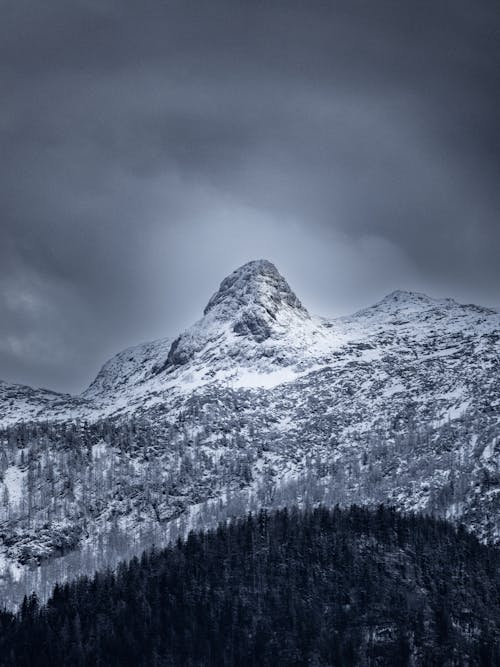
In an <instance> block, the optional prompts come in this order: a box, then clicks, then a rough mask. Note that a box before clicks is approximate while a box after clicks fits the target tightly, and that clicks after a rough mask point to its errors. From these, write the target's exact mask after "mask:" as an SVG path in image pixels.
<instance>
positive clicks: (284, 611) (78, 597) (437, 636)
mask: <svg viewBox="0 0 500 667" xmlns="http://www.w3.org/2000/svg"><path fill="white" fill-rule="evenodd" d="M499 566H500V554H499V552H498V550H496V549H494V548H491V547H487V546H485V545H482V544H480V543H479V541H478V540H477V539H476V538H475V537H473V536H471V535H470V534H468V533H467V532H466V531H465V530H463V529H462V528H460V527H459V528H455V527H453V526H452V525H450V524H448V523H446V522H444V521H441V520H436V519H433V518H430V517H424V516H414V515H408V516H403V515H400V514H398V513H397V512H396V511H394V510H393V509H389V508H384V507H383V506H380V507H379V508H378V510H368V509H364V508H360V507H356V506H354V507H351V508H350V509H339V508H334V509H326V508H322V507H320V508H316V509H312V510H305V511H301V510H297V509H293V508H292V509H289V510H287V509H283V510H279V511H276V512H272V513H267V512H265V511H262V512H260V513H259V514H257V515H248V516H247V517H246V518H244V519H240V520H238V521H234V522H230V523H226V524H221V525H220V526H219V527H218V528H217V529H216V530H213V531H209V532H203V533H201V532H200V533H191V534H190V535H189V537H188V538H187V539H186V540H185V541H182V540H179V541H178V542H177V543H176V544H175V546H172V547H169V548H167V549H163V550H161V551H160V550H154V549H153V550H151V551H149V552H146V553H144V554H143V556H142V557H141V558H140V559H138V558H134V559H132V560H131V561H130V562H128V563H123V564H121V565H120V566H119V567H118V568H117V569H116V571H114V572H112V571H108V572H105V573H98V574H96V575H95V576H94V577H93V578H87V577H84V578H80V579H79V580H77V581H75V582H73V583H67V584H64V585H57V586H56V587H55V588H54V590H53V594H52V596H51V598H50V599H49V600H48V602H47V604H46V605H43V606H41V605H40V604H39V602H38V600H37V598H36V596H34V595H33V596H31V597H29V598H25V600H24V602H23V604H22V606H21V608H20V610H19V612H18V613H17V614H16V615H14V614H11V613H10V612H6V611H4V612H3V613H1V614H0V664H1V665H2V667H14V666H15V667H23V666H28V665H29V666H30V667H36V666H40V667H42V666H45V665H47V666H49V665H50V666H54V665H61V666H62V665H68V666H69V665H71V666H72V667H73V666H87V665H88V666H90V665H92V666H99V665H102V666H114V665H116V666H118V665H120V666H126V665H134V666H136V665H137V666H140V665H148V666H149V665H158V666H159V665H165V666H167V665H168V666H181V665H186V666H193V667H194V666H199V667H202V666H203V667H205V666H214V667H215V666H222V665H228V666H229V665H238V666H240V665H241V666H245V665H249V666H250V665H251V666H254V667H257V666H259V667H260V666H261V665H273V666H274V667H277V666H281V665H283V666H287V665H290V666H291V665H294V666H297V667H299V666H304V667H305V666H306V665H307V666H314V665H315V666H320V665H321V666H323V665H324V666H327V665H329V666H330V665H331V666H334V665H335V666H336V665H436V666H438V665H439V666H446V665H449V666H451V665H457V666H458V665H463V666H466V665H484V666H486V665H498V664H500V609H499V600H500V567H499Z"/></svg>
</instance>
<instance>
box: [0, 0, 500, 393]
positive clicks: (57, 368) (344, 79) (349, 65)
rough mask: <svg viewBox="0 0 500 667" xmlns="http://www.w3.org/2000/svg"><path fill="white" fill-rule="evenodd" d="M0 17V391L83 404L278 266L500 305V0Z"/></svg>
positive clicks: (307, 286)
mask: <svg viewBox="0 0 500 667" xmlns="http://www.w3.org/2000/svg"><path fill="white" fill-rule="evenodd" d="M0 9H1V21H0V234H1V236H0V378H2V379H4V380H8V381H17V382H22V383H27V384H32V385H35V386H48V387H50V388H54V389H58V390H64V391H72V392H77V391H80V390H82V389H83V388H84V387H85V386H86V385H87V384H88V383H89V382H90V380H91V379H92V378H93V377H94V375H95V374H96V372H97V371H98V369H99V367H100V366H101V365H102V363H103V362H104V361H105V360H106V359H107V358H108V357H109V356H110V355H111V354H113V353H114V352H116V351H118V350H120V349H121V348H123V347H127V346H129V345H132V344H135V343H138V342H141V341H144V340H151V339H154V338H159V337H163V336H167V335H175V334H177V333H178V332H179V331H180V330H181V329H183V328H185V327H187V326H188V325H189V324H191V322H193V321H194V320H195V319H197V318H198V317H199V316H200V314H201V311H202V309H203V307H204V306H205V304H206V302H207V301H208V298H209V297H210V295H211V294H212V292H214V291H215V290H216V288H217V286H218V284H219V282H220V281H221V280H222V278H223V277H224V276H225V275H226V274H228V273H229V272H230V271H231V270H233V269H234V268H236V267H237V266H239V265H240V264H242V263H244V262H245V261H248V260H250V259H255V258H261V257H264V258H267V259H270V260H271V261H273V262H274V263H275V264H276V265H277V266H278V268H279V269H280V271H281V272H282V273H283V274H284V275H285V277H286V278H287V279H288V281H289V282H290V284H291V286H292V287H293V288H294V290H295V291H296V293H297V294H298V296H299V298H300V299H301V300H302V301H303V302H304V304H305V305H306V306H307V307H308V308H309V309H310V310H311V311H312V312H316V313H319V314H322V315H325V316H333V315H337V314H344V313H348V312H352V311H354V310H356V309H357V308H359V307H362V306H365V305H369V304H371V303H373V302H375V301H376V300H378V299H379V298H381V297H382V296H383V295H384V294H386V293H387V292H390V291H392V290H393V289H398V288H401V289H414V290H420V291H424V292H427V293H429V294H430V295H432V296H453V297H455V298H457V299H458V300H460V301H464V302H471V301H473V302H476V303H483V304H486V305H500V292H499V287H500V276H499V273H500V269H499V266H500V262H499V257H500V220H499V211H500V187H499V184H500V125H499V121H498V119H499V118H500V38H499V35H500V16H499V13H500V11H499V7H498V2H497V0H495V1H491V2H489V1H483V0H470V1H469V2H465V1H462V0H449V1H448V2H445V1H441V0H419V1H417V0H414V1H412V2H405V1H401V0H393V1H388V0H377V2H373V0H366V1H365V2H358V1H356V0H345V2H343V1H337V0H332V1H331V2H328V1H327V0H323V2H319V1H318V2H315V1H314V0H308V1H307V2H306V1H305V0H303V1H302V2H298V1H297V2H296V1H294V0H286V1H285V0H283V1H278V0H276V1H273V0H266V1H265V0H246V1H238V0H227V2H226V1H224V0H210V2H207V1H205V0H198V1H193V0H179V1H177V0H163V1H161V0H155V1H153V0H116V1H115V0H78V1H77V0H50V2H41V1H40V0H0Z"/></svg>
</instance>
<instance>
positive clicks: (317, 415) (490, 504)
mask: <svg viewBox="0 0 500 667" xmlns="http://www.w3.org/2000/svg"><path fill="white" fill-rule="evenodd" d="M499 341H500V315H499V313H498V312H496V311H494V310H491V309H488V308H482V307H479V306H475V305H462V304H459V303H457V302H455V301H454V300H452V299H433V298H431V297H428V296H426V295H423V294H419V293H413V292H403V291H396V292H393V293H391V294H389V295H388V296H386V297H385V298H383V299H382V300H381V301H379V302H378V303H376V304H375V305H373V306H371V307H369V308H366V309H363V310H361V311H359V312H357V313H355V314H354V315H352V316H349V317H341V318H336V319H330V320H329V319H324V318H319V317H316V316H313V315H311V314H309V313H308V311H307V310H306V308H305V307H304V306H303V305H302V304H301V302H300V301H299V299H298V298H297V296H296V295H295V294H294V292H293V291H292V289H291V288H290V286H289V285H288V284H287V282H286V281H285V279H284V278H283V277H282V276H281V275H280V274H279V272H278V270H277V269H276V267H275V266H274V265H273V264H271V263H270V262H268V261H264V260H259V261H255V262H250V263H248V264H246V265H244V266H242V267H240V268H239V269H237V270H236V271H234V272H233V273H232V274H231V275H230V276H228V277H227V278H226V279H225V280H223V282H222V283H221V285H220V288H219V290H218V291H217V292H216V293H215V294H214V295H213V296H212V297H211V298H210V300H209V301H208V304H207V307H206V308H205V310H204V313H203V316H202V318H201V319H200V320H199V321H198V322H196V323H195V324H194V325H193V326H192V327H191V328H189V329H188V330H186V331H184V332H183V333H181V334H180V335H179V336H178V337H177V338H175V339H174V340H170V339H163V340H160V341H157V342H152V343H147V344H144V345H139V346H136V347H133V348H130V349H128V350H125V351H124V352H121V353H119V354H118V355H117V356H115V357H114V358H113V359H111V360H110V361H109V362H107V363H106V364H105V365H104V367H103V368H102V370H101V371H100V372H99V374H98V375H97V377H96V379H95V380H94V382H93V383H92V384H91V385H90V387H89V388H88V389H87V390H86V391H84V392H83V394H81V395H80V396H76V397H71V396H68V395H62V394H56V393H53V392H49V391H46V390H34V389H31V388H27V387H22V386H17V385H7V384H5V383H3V384H1V385H0V423H1V424H2V426H3V430H2V432H1V433H0V441H1V442H2V443H3V447H2V454H1V458H0V471H1V474H2V479H3V482H2V483H0V501H1V507H0V521H1V523H0V544H1V546H0V570H3V572H4V580H5V581H4V584H5V587H6V588H5V589H6V590H8V591H10V592H9V595H10V596H11V597H12V599H14V598H15V597H16V596H19V594H20V593H21V592H22V591H23V590H24V589H26V588H27V587H29V586H33V585H35V586H37V587H38V588H39V587H40V586H41V584H40V581H42V580H43V581H44V582H45V583H46V584H47V586H48V585H49V584H50V582H52V581H55V580H56V579H57V578H60V577H64V576H67V575H68V574H72V573H75V572H83V571H92V569H93V568H94V567H95V566H97V565H106V564H109V563H111V562H115V561H116V559H118V558H119V557H121V556H123V555H127V554H129V553H133V552H135V551H134V550H137V549H139V548H140V547H142V546H143V545H144V544H145V543H148V542H152V541H154V542H156V543H163V542H165V541H168V539H170V538H171V537H172V536H175V535H176V534H177V533H182V532H183V531H184V530H185V529H186V527H189V526H193V525H199V526H206V525H213V523H214V522H215V521H216V520H218V519H221V518H224V517H225V516H227V515H231V514H238V513H241V512H245V511H246V509H248V508H250V507H254V508H256V507H259V506H262V505H264V506H268V507H272V506H280V505H283V504H285V503H287V502H298V503H299V504H307V503H311V502H320V501H321V502H325V503H327V504H335V503H340V504H343V505H347V504H350V503H352V502H356V503H364V504H367V505H375V504H378V503H380V502H384V503H388V504H392V505H395V506H396V507H398V508H400V509H402V510H406V511H408V510H412V511H419V512H428V513H432V514H435V515H438V516H441V517H446V518H448V519H450V520H452V521H455V522H463V523H464V524H465V525H466V526H467V527H468V528H469V530H471V531H473V532H474V533H475V534H476V535H477V536H478V537H479V538H480V539H481V540H483V541H485V542H493V543H497V542H499V541H500V525H499V517H500V500H499V499H500V495H499V480H500V471H499V453H500V437H499V434H500V428H499V416H500V411H499V406H500V373H499V371H500V361H499V360H500V355H499V352H500V345H499ZM34 566H36V568H35V569H32V568H33V567H34ZM44 585H45V584H44ZM23 587H24V588H23Z"/></svg>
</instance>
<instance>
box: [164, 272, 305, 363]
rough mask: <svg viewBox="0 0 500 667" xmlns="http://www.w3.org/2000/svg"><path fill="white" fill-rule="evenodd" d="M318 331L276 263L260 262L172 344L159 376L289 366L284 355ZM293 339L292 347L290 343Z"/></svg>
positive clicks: (234, 278)
mask: <svg viewBox="0 0 500 667" xmlns="http://www.w3.org/2000/svg"><path fill="white" fill-rule="evenodd" d="M316 328H318V324H317V323H316V322H314V321H313V320H312V318H311V317H310V315H309V313H308V312H307V310H306V309H305V308H304V306H303V305H302V304H301V302H300V301H299V299H298V298H297V296H296V295H295V294H294V293H293V291H292V290H291V288H290V286H289V285H288V283H287V282H286V280H285V279H284V278H283V276H282V275H281V274H280V273H279V271H278V270H277V269H276V267H275V266H274V264H272V263H271V262H269V261H267V260H257V261H253V262H249V263H248V264H244V265H243V266H241V267H240V268H239V269H236V271H234V272H233V273H231V274H230V275H229V276H228V277H227V278H225V279H224V280H223V281H222V283H221V285H220V287H219V289H218V291H217V292H216V293H215V294H214V295H213V296H212V297H211V299H210V300H209V302H208V304H207V306H206V308H205V310H204V314H203V317H202V319H201V320H199V321H198V322H196V323H195V324H194V325H193V326H192V327H190V328H189V329H188V330H187V331H185V332H184V333H182V334H181V335H180V336H179V337H178V338H177V339H176V340H175V341H174V342H173V343H172V347H171V348H170V352H169V354H168V357H167V359H166V361H165V363H164V364H162V365H161V366H160V367H159V368H158V370H157V372H158V373H162V372H164V371H167V372H172V371H173V370H175V369H176V368H179V367H181V366H185V365H186V364H188V363H190V362H191V363H195V364H196V363H197V362H202V363H203V364H206V363H207V362H210V363H211V364H212V365H213V364H214V363H215V364H216V365H217V367H218V368H219V369H220V368H221V366H226V365H228V363H229V364H230V365H231V366H232V367H234V365H235V361H238V362H239V363H240V364H244V365H248V364H251V365H254V364H255V362H257V363H258V365H259V366H262V364H261V361H262V359H266V360H267V361H266V365H269V360H270V359H271V361H272V360H274V361H276V360H277V359H278V363H279V364H280V365H288V363H289V360H288V361H287V360H285V358H284V356H283V354H282V353H283V351H285V350H286V351H289V350H290V347H292V348H296V346H297V345H299V346H301V347H302V345H304V348H306V347H307V346H306V341H305V338H307V337H308V336H309V333H310V332H311V329H316ZM292 339H293V340H294V342H292Z"/></svg>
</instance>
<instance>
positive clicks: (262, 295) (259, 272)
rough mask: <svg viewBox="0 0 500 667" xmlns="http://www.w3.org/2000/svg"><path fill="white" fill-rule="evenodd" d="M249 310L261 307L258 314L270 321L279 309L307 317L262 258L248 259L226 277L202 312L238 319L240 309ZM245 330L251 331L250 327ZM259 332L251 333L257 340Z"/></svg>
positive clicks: (294, 296) (302, 308)
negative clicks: (249, 260) (251, 260)
mask: <svg viewBox="0 0 500 667" xmlns="http://www.w3.org/2000/svg"><path fill="white" fill-rule="evenodd" d="M249 309H250V310H252V311H253V312H254V313H257V312H258V311H259V310H262V311H263V312H262V313H259V315H260V316H264V319H268V318H271V319H272V320H274V319H276V317H277V314H278V312H279V311H280V309H285V310H288V311H295V312H296V313H297V314H300V316H301V317H308V316H309V315H308V312H307V310H306V309H305V308H304V306H303V305H302V304H301V302H300V301H299V299H298V298H297V296H296V295H295V294H294V293H293V291H292V290H291V288H290V286H289V285H288V283H287V282H286V280H285V279H284V278H283V276H282V275H281V274H280V273H279V271H278V269H277V268H276V267H275V266H274V264H272V263H271V262H269V261H267V260H264V259H261V260H256V261H253V262H248V263H247V264H244V265H243V266H241V267H240V268H239V269H236V271H233V273H231V274H230V275H229V276H227V278H225V279H224V280H223V281H222V283H221V285H220V287H219V289H218V291H217V292H216V293H215V294H214V295H213V296H212V298H211V299H210V301H209V302H208V304H207V307H206V308H205V310H204V315H208V314H209V313H211V312H213V313H214V314H215V316H216V317H217V318H218V319H224V320H228V319H229V320H231V319H237V320H239V318H241V314H242V311H244V312H247V313H248V311H249ZM240 333H243V331H241V332H240ZM249 333H251V334H252V333H254V332H252V330H251V329H250V330H249ZM262 333H263V332H255V334H254V335H256V336H257V339H258V338H260V337H261V335H262Z"/></svg>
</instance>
